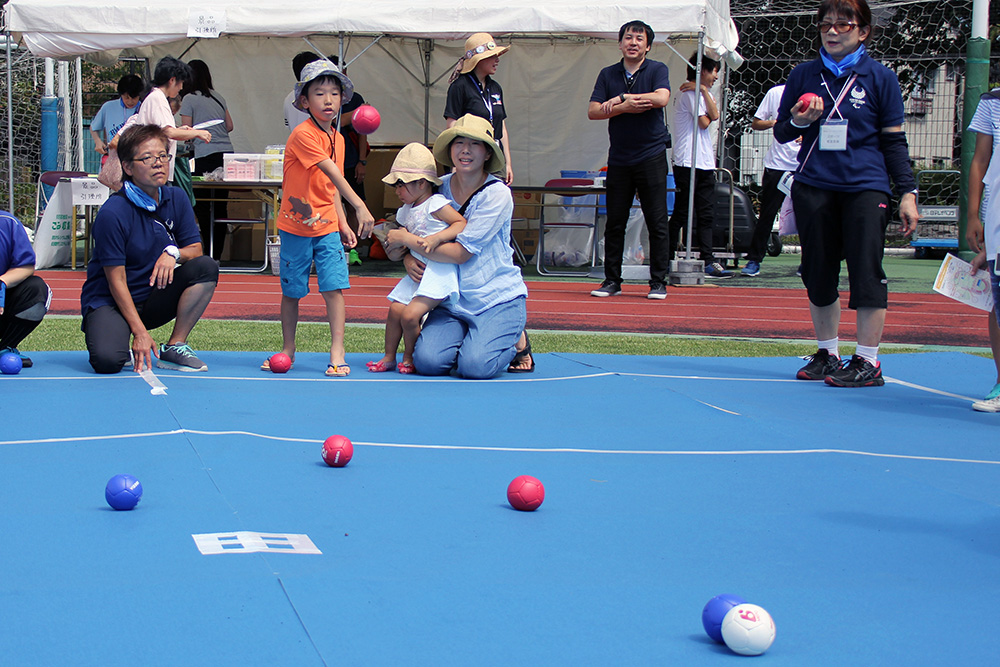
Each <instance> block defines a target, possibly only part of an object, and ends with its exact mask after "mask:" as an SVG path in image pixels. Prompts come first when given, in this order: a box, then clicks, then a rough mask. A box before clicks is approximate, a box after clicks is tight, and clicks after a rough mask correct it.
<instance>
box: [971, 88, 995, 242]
mask: <svg viewBox="0 0 1000 667" xmlns="http://www.w3.org/2000/svg"><path fill="white" fill-rule="evenodd" d="M969 131H970V132H976V133H978V134H988V135H990V136H992V137H993V155H992V157H991V158H990V166H989V168H988V169H987V170H986V174H985V175H984V176H983V185H984V186H985V187H984V189H983V201H982V206H981V207H980V212H981V216H980V219H981V220H982V222H983V234H984V235H985V236H986V259H996V256H997V252H1000V197H993V196H991V195H992V194H993V193H995V192H1000V100H998V99H995V98H992V97H984V98H982V99H980V101H979V106H978V107H976V113H975V114H973V116H972V122H970V123H969Z"/></svg>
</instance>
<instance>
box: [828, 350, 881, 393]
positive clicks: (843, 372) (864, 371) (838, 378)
mask: <svg viewBox="0 0 1000 667" xmlns="http://www.w3.org/2000/svg"><path fill="white" fill-rule="evenodd" d="M823 381H824V382H826V383H827V384H828V385H830V386H831V387H881V386H882V385H884V384H885V380H883V379H882V364H879V365H878V366H873V365H872V362H870V361H868V360H867V359H865V358H863V357H859V356H858V355H856V354H855V355H853V356H851V358H850V359H849V360H848V361H845V362H844V363H843V364H841V365H840V368H838V369H837V370H835V371H833V372H832V373H830V374H829V375H827V376H826V377H825V378H823Z"/></svg>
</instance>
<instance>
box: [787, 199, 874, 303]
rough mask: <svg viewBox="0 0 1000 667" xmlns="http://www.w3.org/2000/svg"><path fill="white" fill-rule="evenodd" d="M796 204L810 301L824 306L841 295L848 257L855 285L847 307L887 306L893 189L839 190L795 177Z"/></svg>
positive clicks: (848, 264) (850, 280)
mask: <svg viewBox="0 0 1000 667" xmlns="http://www.w3.org/2000/svg"><path fill="white" fill-rule="evenodd" d="M792 205H793V206H794V207H795V224H796V225H797V226H798V228H799V240H800V241H801V243H802V282H803V284H805V286H806V292H807V293H808V294H809V303H811V304H813V305H815V306H819V307H821V308H822V307H824V306H829V305H830V304H832V303H833V302H835V301H836V300H837V299H838V298H839V297H840V293H839V291H838V283H839V280H840V262H841V260H846V261H847V277H848V280H849V283H850V287H851V298H850V300H849V301H848V303H847V307H848V308H850V309H852V310H857V309H858V308H885V307H886V306H887V305H888V296H889V287H888V282H887V280H886V277H885V271H883V270H882V255H883V253H884V251H885V230H886V227H888V226H889V195H888V194H886V193H885V192H879V191H877V190H863V191H861V192H835V191H833V190H823V189H821V188H816V187H813V186H811V185H806V184H805V183H799V182H798V181H796V182H795V184H794V185H793V186H792Z"/></svg>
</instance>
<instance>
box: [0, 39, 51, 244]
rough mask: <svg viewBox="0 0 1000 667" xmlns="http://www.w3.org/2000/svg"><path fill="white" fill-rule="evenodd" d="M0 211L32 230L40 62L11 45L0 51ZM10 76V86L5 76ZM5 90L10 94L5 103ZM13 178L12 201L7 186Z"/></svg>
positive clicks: (38, 152) (39, 121) (38, 140)
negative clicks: (0, 68) (8, 211)
mask: <svg viewBox="0 0 1000 667" xmlns="http://www.w3.org/2000/svg"><path fill="white" fill-rule="evenodd" d="M0 63H2V67H3V72H2V73H0V177H2V178H0V188H2V190H0V192H2V195H0V202H2V203H0V207H2V208H7V207H10V209H9V210H10V211H11V212H12V213H14V215H15V216H17V217H18V218H19V219H21V220H23V221H24V222H25V223H27V224H29V225H30V226H33V223H34V216H35V212H34V211H35V183H37V182H38V171H39V166H40V164H41V126H42V106H41V97H42V95H41V93H42V89H41V81H42V79H43V77H44V71H43V61H42V60H41V59H40V58H35V57H34V56H32V55H31V54H30V53H28V52H27V51H25V50H24V49H21V48H17V47H16V46H14V45H12V48H11V50H10V55H9V60H8V51H7V48H6V45H5V46H4V48H0ZM8 71H9V72H10V79H9V80H10V85H9V86H8V75H7V72H8ZM8 90H9V91H10V95H9V99H10V101H9V102H8ZM11 177H13V184H14V201H13V202H11V201H10V195H9V186H10V182H11Z"/></svg>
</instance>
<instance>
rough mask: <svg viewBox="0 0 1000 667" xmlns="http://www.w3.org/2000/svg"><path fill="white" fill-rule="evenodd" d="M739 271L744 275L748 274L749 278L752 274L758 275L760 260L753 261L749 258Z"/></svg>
mask: <svg viewBox="0 0 1000 667" xmlns="http://www.w3.org/2000/svg"><path fill="white" fill-rule="evenodd" d="M740 273H742V274H743V275H744V276H750V277H751V278H753V277H754V276H759V275H760V262H755V261H753V260H752V259H751V260H750V261H749V262H747V265H746V266H744V267H743V270H742V271H740Z"/></svg>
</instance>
